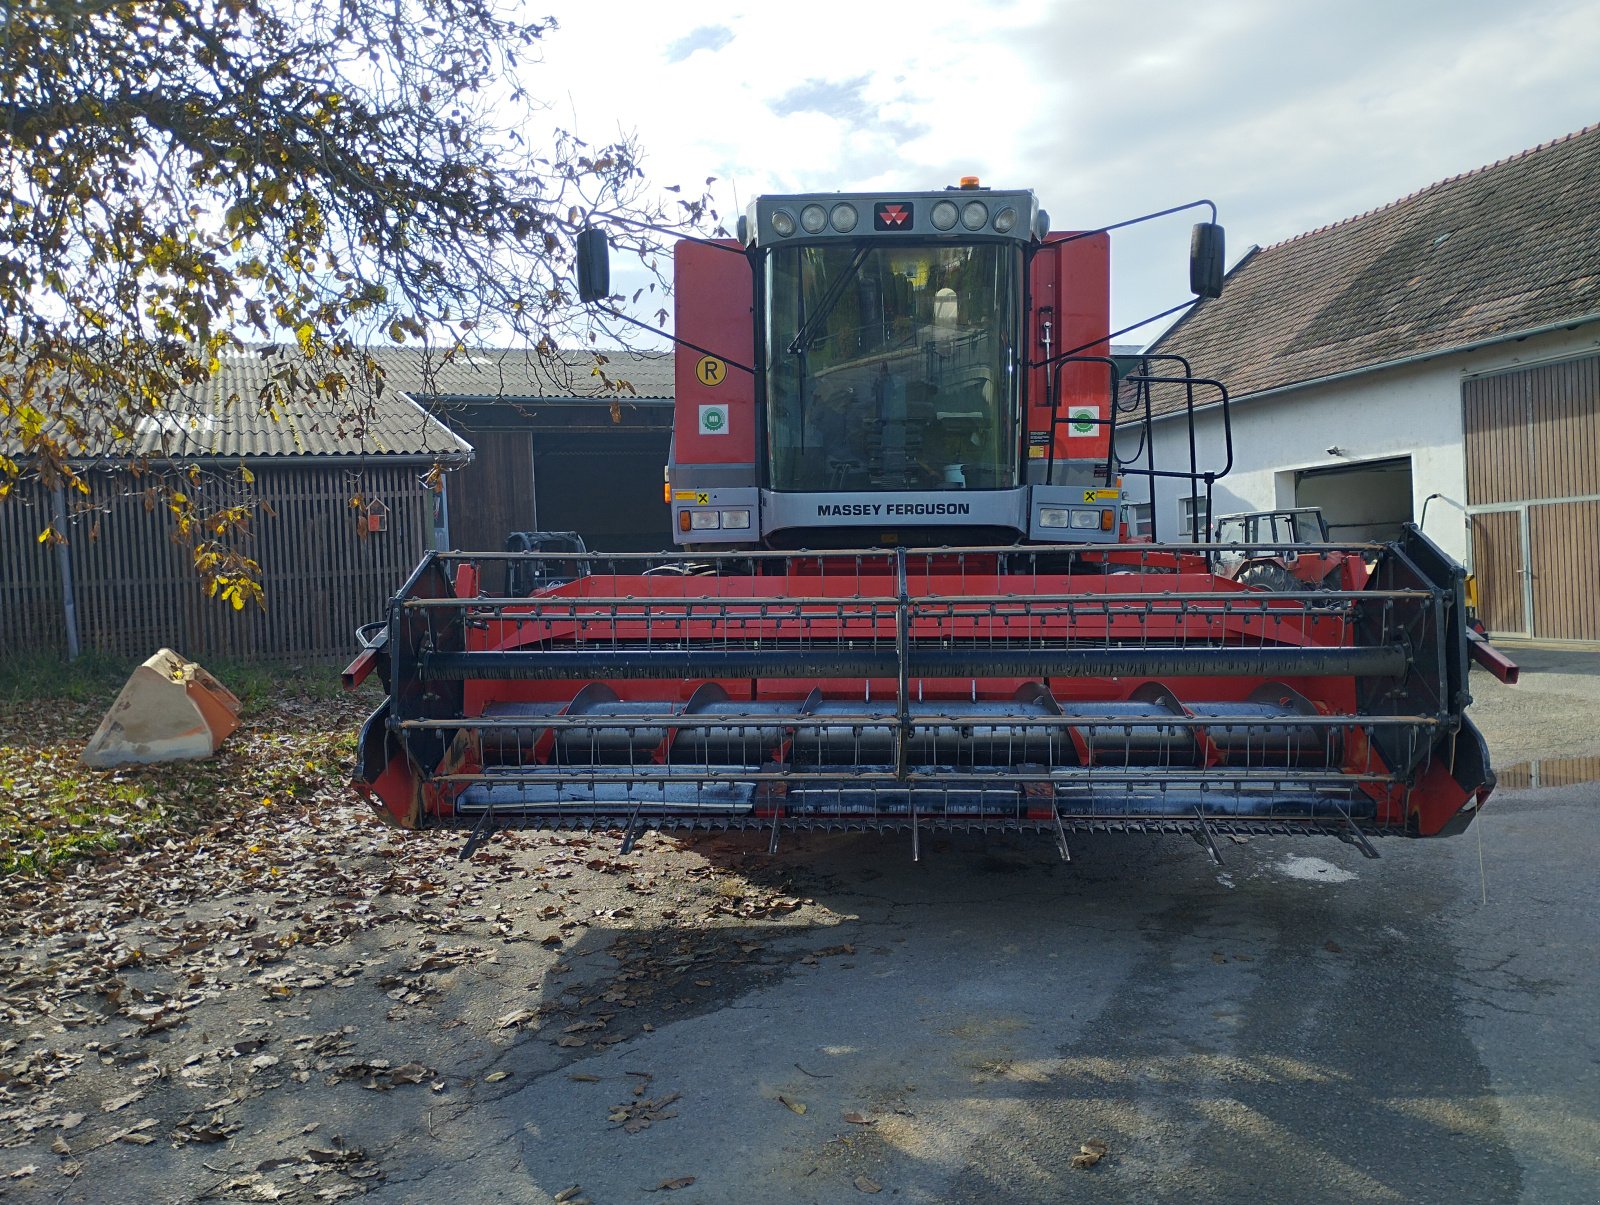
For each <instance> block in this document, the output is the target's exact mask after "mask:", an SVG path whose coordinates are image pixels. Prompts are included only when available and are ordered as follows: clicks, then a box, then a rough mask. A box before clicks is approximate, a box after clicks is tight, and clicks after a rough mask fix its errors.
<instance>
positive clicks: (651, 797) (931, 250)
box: [346, 179, 1494, 857]
mask: <svg viewBox="0 0 1600 1205" xmlns="http://www.w3.org/2000/svg"><path fill="white" fill-rule="evenodd" d="M1196 204H1198V205H1207V206H1209V202H1198V203H1196ZM1179 208H1188V207H1187V206H1184V207H1179ZM1171 212H1176V211H1175V210H1168V211H1164V213H1171ZM1150 216H1151V217H1159V216H1163V215H1161V214H1157V215H1150ZM1210 216H1211V218H1212V219H1213V220H1212V221H1207V222H1201V223H1200V224H1198V225H1197V226H1195V228H1194V233H1193V238H1192V242H1191V253H1190V284H1191V289H1192V291H1193V292H1194V293H1195V294H1196V298H1197V299H1203V298H1208V297H1216V296H1218V295H1219V294H1220V292H1221V289H1222V282H1223V241H1222V230H1221V227H1219V226H1217V225H1216V224H1215V222H1214V218H1215V210H1214V208H1213V209H1212V210H1211V214H1210ZM1137 220H1143V219H1137ZM1126 224H1127V223H1119V226H1120V225H1126ZM1111 229H1112V228H1109V227H1108V228H1105V229H1100V230H1090V231H1067V232H1059V231H1052V230H1051V225H1050V221H1049V219H1048V217H1047V216H1046V214H1045V213H1044V211H1043V210H1041V209H1040V207H1039V205H1038V203H1037V202H1036V200H1035V198H1034V196H1033V194H1032V193H1031V192H1027V191H1021V190H1015V191H1002V190H992V189H987V188H981V187H979V186H978V184H977V181H975V180H971V179H968V180H964V181H963V182H962V185H961V186H960V187H958V188H951V189H943V190H938V191H928V192H901V191H896V190H889V189H886V190H883V191H880V192H873V193H843V194H841V193H826V194H811V195H798V196H763V197H760V198H758V199H757V200H756V201H755V202H754V203H753V205H752V206H751V207H750V210H749V212H748V213H747V214H746V215H744V216H743V217H741V219H740V220H739V223H738V234H737V237H736V238H733V239H709V240H700V239H688V240H684V241H681V242H679V243H678V244H677V247H676V254H675V295H676V320H675V334H674V342H675V343H676V344H677V346H678V351H677V355H676V399H675V430H674V439H673V452H672V460H671V463H670V464H669V465H668V468H667V484H666V497H667V503H668V506H669V508H670V510H669V513H670V531H671V535H672V539H673V540H674V542H675V545H676V547H675V548H674V549H672V550H670V551H668V552H664V553H662V554H650V555H646V554H625V553H606V552H603V551H598V550H589V549H585V548H583V547H582V546H581V545H579V546H577V547H576V548H572V549H569V550H565V551H564V550H563V549H562V548H560V547H559V546H557V544H558V543H559V542H556V543H552V542H549V541H545V542H542V543H539V545H538V546H537V547H534V546H533V545H532V544H530V543H528V542H527V541H524V542H523V543H522V544H521V545H520V546H519V548H518V549H517V550H512V551H501V552H492V551H491V552H433V553H429V554H427V555H426V557H425V558H424V559H423V561H422V562H421V564H419V565H418V566H417V568H416V570H415V571H414V572H413V573H412V574H411V576H410V578H409V579H408V580H407V581H406V582H405V583H404V585H402V586H401V588H400V590H399V592H398V593H397V594H396V595H395V597H394V598H393V600H392V602H391V603H390V606H389V608H388V614H387V616H386V617H385V619H384V620H383V621H382V623H381V624H378V625H373V626H372V631H371V632H370V635H369V638H368V639H367V640H366V641H365V643H366V644H367V647H366V649H365V650H364V651H363V652H362V654H361V655H360V657H358V658H357V660H356V661H355V662H354V663H353V664H352V665H351V667H350V669H349V670H348V671H347V673H346V680H347V682H349V683H354V682H357V681H359V680H360V679H361V678H363V677H365V676H366V675H367V674H368V673H369V672H372V671H374V670H376V671H377V672H378V673H379V674H380V675H381V677H382V679H383V681H384V684H385V686H386V690H387V698H386V699H385V701H384V702H383V704H382V705H381V706H380V707H379V708H378V709H377V711H376V712H375V713H374V714H373V715H372V717H371V719H370V720H368V721H367V723H366V725H365V727H364V728H363V730H362V733H361V739H360V751H359V765H358V767H357V770H356V776H355V781H356V786H357V787H358V789H359V790H360V791H362V792H363V793H364V794H365V795H366V796H367V797H368V798H369V799H370V800H371V802H372V803H373V805H374V806H375V807H376V808H377V810H378V811H379V812H380V813H381V814H382V815H384V816H386V817H387V818H389V819H391V820H393V821H394V822H396V823H398V824H400V825H402V826H408V827H409V826H421V825H455V826H463V827H474V828H478V829H480V830H487V829H489V828H491V827H496V826H502V825H508V824H521V825H528V826H534V827H543V828H552V829H585V830H588V829H615V830H619V831H620V832H621V833H622V839H623V842H624V845H625V847H626V846H631V844H632V842H633V841H634V840H635V839H636V837H637V836H638V834H639V833H641V832H643V831H646V830H679V831H697V830H698V831H708V830H709V831H720V830H757V831H759V832H761V833H762V834H764V835H765V839H766V841H767V843H768V846H769V848H773V849H775V848H776V847H777V845H778V842H779V840H780V838H781V837H782V835H783V834H784V833H787V832H794V831H799V830H818V831H855V830H867V831H875V832H897V833H902V834H905V835H908V836H909V838H910V842H911V847H912V851H913V854H914V855H915V853H916V851H917V850H918V848H919V842H920V840H921V837H922V835H923V834H925V833H928V832H933V831H971V832H978V833H986V834H987V833H993V834H1001V833H1034V834H1040V835H1043V836H1045V837H1047V838H1048V839H1050V840H1051V841H1053V842H1054V843H1056V844H1057V846H1058V847H1059V848H1060V851H1061V853H1062V855H1063V856H1066V855H1067V852H1068V840H1069V837H1070V836H1071V835H1072V834H1074V833H1082V832H1104V831H1115V832H1140V833H1176V834H1186V835H1189V836H1192V837H1194V838H1195V839H1196V840H1197V841H1199V842H1200V843H1201V844H1202V845H1203V846H1205V847H1206V848H1207V849H1208V850H1209V851H1210V852H1211V854H1212V855H1213V856H1214V857H1215V856H1218V844H1217V842H1218V838H1219V837H1221V836H1224V835H1244V834H1258V833H1273V834H1322V835H1327V836H1333V837H1337V838H1340V839H1343V840H1345V841H1348V842H1351V843H1353V844H1355V845H1357V846H1359V847H1360V848H1361V849H1362V851H1363V852H1365V853H1367V854H1369V855H1373V856H1375V855H1376V850H1375V847H1374V845H1373V844H1372V841H1371V838H1373V837H1375V836H1379V835H1383V834H1407V835H1411V836H1438V835H1442V834H1449V833H1457V832H1460V831H1461V830H1462V829H1464V828H1465V827H1466V826H1467V825H1468V824H1469V823H1470V822H1471V820H1472V819H1473V817H1474V816H1476V814H1477V811H1478V809H1479V807H1480V806H1481V805H1482V804H1483V802H1484V801H1485V799H1486V798H1487V797H1488V795H1489V793H1490V791H1491V790H1492V788H1493V785H1494V776H1493V774H1492V773H1491V771H1490V769H1489V762H1488V755H1487V752H1486V750H1485V747H1484V743H1483V740H1482V738H1481V737H1480V735H1479V734H1478V732H1477V731H1476V729H1474V727H1473V725H1472V724H1471V722H1470V721H1469V720H1468V719H1467V718H1466V716H1465V714H1464V710H1465V707H1466V705H1467V703H1468V701H1469V699H1468V694H1467V656H1468V638H1467V635H1466V628H1465V622H1466V606H1465V603H1464V600H1463V573H1462V569H1461V567H1460V566H1459V565H1457V564H1455V563H1454V562H1453V561H1452V560H1451V559H1450V558H1449V557H1448V556H1446V555H1445V554H1444V553H1442V552H1441V551H1440V550H1439V549H1438V548H1437V547H1435V546H1434V545H1433V544H1432V543H1431V542H1430V541H1429V540H1428V539H1427V538H1426V537H1425V536H1424V535H1423V534H1422V533H1421V531H1420V530H1419V529H1417V528H1416V527H1414V526H1408V527H1406V528H1405V529H1404V531H1403V532H1402V534H1401V535H1400V536H1399V538H1398V539H1396V540H1394V541H1392V542H1388V543H1383V544H1362V545H1346V546H1335V545H1331V544H1328V543H1327V542H1326V541H1325V540H1320V539H1319V540H1318V549H1317V551H1316V553H1315V557H1316V560H1315V564H1316V565H1317V567H1318V576H1317V580H1316V581H1315V582H1310V581H1304V582H1301V581H1296V582H1293V583H1284V582H1278V583H1275V584H1276V585H1278V586H1280V587H1281V586H1286V585H1290V586H1293V587H1295V588H1276V589H1262V588H1260V586H1259V585H1252V584H1250V582H1249V581H1248V580H1246V578H1245V576H1244V575H1243V574H1238V573H1230V572H1228V571H1227V566H1226V564H1225V561H1224V560H1223V559H1222V558H1223V556H1224V554H1225V553H1226V552H1227V548H1226V547H1225V546H1224V545H1222V544H1219V543H1216V542H1206V541H1204V540H1201V541H1200V542H1190V543H1160V542H1158V541H1152V540H1149V539H1146V540H1143V541H1132V540H1128V539H1127V538H1126V536H1125V532H1124V530H1123V526H1122V523H1121V521H1120V516H1121V513H1122V509H1123V505H1124V499H1125V494H1124V482H1125V480H1126V481H1133V482H1138V481H1143V482H1144V483H1146V484H1147V485H1148V486H1149V487H1150V489H1151V491H1152V492H1153V490H1154V487H1155V485H1156V483H1157V482H1159V481H1163V480H1173V479H1176V480H1178V481H1179V482H1180V483H1181V484H1183V485H1185V486H1187V487H1188V488H1189V489H1190V492H1191V493H1195V494H1197V495H1200V494H1203V495H1204V497H1205V498H1206V500H1207V514H1209V500H1210V495H1211V487H1212V485H1213V484H1214V482H1215V481H1216V479H1217V478H1218V477H1220V476H1221V475H1222V474H1223V473H1225V472H1226V471H1227V467H1228V466H1227V464H1226V463H1224V464H1221V465H1217V466H1214V467H1212V468H1202V467H1200V466H1198V465H1197V464H1195V463H1194V456H1193V455H1191V457H1190V463H1189V464H1188V465H1186V466H1181V467H1177V468H1169V467H1165V466H1161V465H1157V464H1156V463H1154V460H1153V456H1152V453H1151V452H1150V450H1149V449H1151V447H1152V441H1151V440H1150V439H1149V428H1150V422H1151V416H1152V414H1153V413H1156V412H1157V411H1158V410H1159V411H1160V412H1162V413H1169V414H1170V413H1173V412H1176V413H1177V414H1178V416H1179V419H1180V421H1181V419H1182V416H1183V415H1185V414H1186V415H1187V418H1188V421H1189V422H1190V423H1191V430H1193V427H1192V424H1193V423H1194V421H1195V419H1194V416H1195V414H1196V412H1197V411H1198V410H1201V409H1204V408H1207V407H1214V408H1216V409H1217V410H1219V411H1220V413H1221V415H1222V418H1223V421H1224V425H1226V416H1227V408H1228V394H1227V390H1226V389H1225V387H1224V386H1223V384H1222V383H1221V382H1219V381H1216V380H1212V379H1209V378H1206V377H1203V376H1199V375H1196V374H1195V373H1194V372H1193V371H1191V368H1190V365H1189V364H1188V363H1186V362H1185V361H1183V360H1181V359H1180V358H1178V357H1174V356H1143V357H1139V358H1137V359H1136V360H1135V361H1134V362H1133V363H1132V364H1131V365H1130V364H1129V363H1128V362H1127V361H1126V360H1124V359H1114V358H1113V357H1112V356H1111V349H1110V339H1111V337H1112V335H1113V333H1121V332H1112V331H1111V329H1110V313H1109V308H1110V307H1109V286H1108V278H1109V263H1110V241H1111V240H1110V230H1111ZM605 248H606V241H605V236H604V233H603V232H602V231H600V230H597V229H595V230H587V231H584V232H583V233H582V234H580V235H579V240H578V249H579V262H578V285H579V292H580V294H581V296H582V297H583V299H584V300H585V301H587V302H591V303H595V304H606V297H607V294H608V293H609V266H608V264H607V261H606V254H605ZM1191 304H1193V303H1191ZM1192 446H1193V443H1192V441H1191V447H1192ZM1229 446H1230V447H1231V444H1230V445H1229ZM1257 534H1260V533H1257ZM1249 542H1250V543H1251V544H1252V545H1254V544H1257V543H1258V540H1257V538H1256V536H1255V535H1252V537H1251V539H1250V541H1249ZM1300 542H1301V541H1300V540H1299V534H1298V533H1287V534H1285V533H1279V532H1276V531H1275V532H1274V533H1273V537H1272V539H1271V540H1261V541H1259V543H1260V544H1261V545H1263V546H1266V547H1276V549H1277V554H1278V555H1279V556H1280V558H1286V557H1289V556H1294V557H1296V558H1298V563H1299V564H1301V565H1307V564H1310V563H1311V562H1310V561H1308V560H1307V559H1306V557H1307V552H1306V550H1305V549H1303V548H1299V547H1297V545H1298V544H1299V543H1300ZM530 558H532V559H533V561H534V562H535V563H534V565H533V569H534V570H535V571H533V572H529V571H528V567H527V565H526V564H525V562H527V561H529V559H530ZM1302 587H1303V588H1302Z"/></svg>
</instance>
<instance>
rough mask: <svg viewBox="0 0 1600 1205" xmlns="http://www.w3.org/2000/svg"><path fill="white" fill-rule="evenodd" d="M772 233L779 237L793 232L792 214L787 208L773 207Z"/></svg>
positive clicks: (785, 236) (787, 235) (784, 236)
mask: <svg viewBox="0 0 1600 1205" xmlns="http://www.w3.org/2000/svg"><path fill="white" fill-rule="evenodd" d="M772 233H774V234H776V235H777V236H778V237H779V238H788V237H789V236H790V235H791V234H793V233H794V214H792V213H790V212H789V211H788V210H787V209H775V210H773V212H772Z"/></svg>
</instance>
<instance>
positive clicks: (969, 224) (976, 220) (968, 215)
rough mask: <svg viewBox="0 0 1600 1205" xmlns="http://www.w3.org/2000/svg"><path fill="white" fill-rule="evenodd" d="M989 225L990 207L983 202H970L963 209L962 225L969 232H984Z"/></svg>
mask: <svg viewBox="0 0 1600 1205" xmlns="http://www.w3.org/2000/svg"><path fill="white" fill-rule="evenodd" d="M988 223H989V207H988V206H987V205H985V204H984V203H983V202H982V201H968V202H967V203H966V204H965V205H963V206H962V207H961V224H962V225H963V226H965V227H966V228H967V229H968V230H982V229H983V228H984V227H985V226H986V225H988Z"/></svg>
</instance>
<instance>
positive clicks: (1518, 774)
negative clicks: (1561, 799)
mask: <svg viewBox="0 0 1600 1205" xmlns="http://www.w3.org/2000/svg"><path fill="white" fill-rule="evenodd" d="M1494 773H1495V778H1496V779H1498V780H1499V782H1498V785H1499V786H1501V787H1503V788H1504V789H1505V790H1507V791H1537V790H1540V789H1541V788H1545V787H1575V786H1577V785H1579V784H1580V783H1585V782H1597V781H1600V757H1546V758H1541V759H1540V760H1538V761H1525V762H1518V763H1517V764H1516V765H1514V766H1507V767H1506V768H1505V769H1503V770H1502V769H1499V768H1496V770H1495V772H1494Z"/></svg>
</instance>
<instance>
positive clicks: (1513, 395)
mask: <svg viewBox="0 0 1600 1205" xmlns="http://www.w3.org/2000/svg"><path fill="white" fill-rule="evenodd" d="M1461 394H1462V403H1463V411H1464V414H1463V417H1464V419H1465V423H1466V452H1467V457H1466V460H1467V505H1468V506H1486V505H1492V504H1495V503H1505V502H1522V501H1528V500H1532V499H1535V498H1571V497H1581V496H1583V495H1596V494H1600V356H1585V357H1584V358H1582V359H1579V360H1565V361H1562V362H1560V363H1556V364H1544V365H1539V366H1537V367H1534V368H1526V369H1521V370H1519V371H1516V372H1506V373H1501V374H1499V375H1497V376H1489V377H1474V378H1473V379H1471V380H1468V381H1465V382H1463V383H1462V389H1461Z"/></svg>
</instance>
